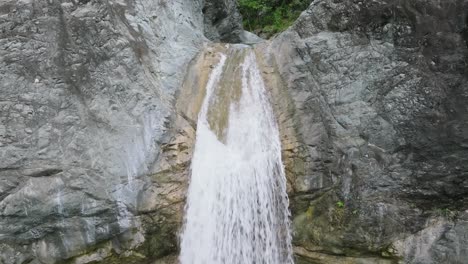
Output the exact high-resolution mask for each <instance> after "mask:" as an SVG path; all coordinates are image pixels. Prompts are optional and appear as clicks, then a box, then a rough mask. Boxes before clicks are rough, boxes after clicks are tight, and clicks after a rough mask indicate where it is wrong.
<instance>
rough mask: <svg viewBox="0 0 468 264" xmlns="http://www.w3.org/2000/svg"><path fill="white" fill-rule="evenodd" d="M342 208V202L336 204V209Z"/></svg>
mask: <svg viewBox="0 0 468 264" xmlns="http://www.w3.org/2000/svg"><path fill="white" fill-rule="evenodd" d="M344 206H345V204H344V202H343V201H338V202H336V207H338V208H344Z"/></svg>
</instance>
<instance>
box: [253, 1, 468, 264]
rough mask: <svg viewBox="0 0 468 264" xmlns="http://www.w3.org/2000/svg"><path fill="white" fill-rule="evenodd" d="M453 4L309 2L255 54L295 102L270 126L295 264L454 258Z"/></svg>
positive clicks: (462, 121) (463, 49) (464, 111)
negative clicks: (284, 183)
mask: <svg viewBox="0 0 468 264" xmlns="http://www.w3.org/2000/svg"><path fill="white" fill-rule="evenodd" d="M467 7H468V2H467V1H456V0H451V1H443V2H441V1H405V2H402V1H382V0H379V1H372V2H370V1H327V0H323V1H314V2H313V3H312V4H311V6H310V7H309V9H308V10H307V11H305V12H304V13H303V14H302V15H301V17H300V18H299V19H298V21H296V23H295V25H294V26H293V27H292V28H290V29H289V30H288V31H286V32H284V33H282V34H280V35H279V36H277V37H275V38H274V39H272V40H271V41H270V42H269V43H265V44H260V47H258V50H259V52H260V53H262V54H264V56H265V58H266V59H265V60H266V61H269V64H270V65H275V66H274V67H273V68H275V67H276V69H277V72H278V73H279V74H280V75H281V77H282V81H283V86H284V87H285V88H286V91H287V97H289V98H291V99H292V101H293V102H294V105H295V107H294V109H288V108H286V107H282V108H281V106H280V107H279V108H280V110H279V113H280V115H281V114H283V115H287V117H281V116H280V117H279V119H280V123H281V124H280V126H281V127H283V131H286V132H284V133H283V134H284V138H286V139H284V140H283V142H284V143H283V144H284V145H286V146H288V147H286V148H285V149H284V152H285V153H284V154H283V157H285V159H286V161H285V163H286V167H287V169H288V168H289V171H290V172H289V174H288V175H289V176H288V177H289V181H290V183H291V190H290V193H291V197H290V199H291V206H292V213H293V218H294V229H295V230H294V234H295V245H296V246H297V248H296V253H297V256H298V259H299V260H300V261H299V262H300V263H380V262H382V263H398V262H401V263H463V262H465V261H466V259H468V251H467V248H468V241H467V240H466V237H467V234H468V222H467V220H466V218H467V215H468V211H467V209H468V201H467V200H466V197H468V196H467V194H468V167H467V164H468V163H467V157H468V148H467V136H468V131H467V130H466V127H467V125H468V108H467V105H468V104H467V103H468V78H467V76H468V75H467V62H466V60H467V55H468V50H467V37H466V36H467V35H466V32H467V29H468V25H467V20H466V19H467V15H468V13H467ZM265 72H266V73H268V70H266V71H265ZM272 74H274V73H272ZM283 98H284V96H283ZM278 100H283V99H279V98H276V99H274V101H278ZM285 100H286V99H285ZM276 104H277V105H281V102H279V103H278V102H277V103H276ZM277 112H278V111H277ZM291 120H293V121H291ZM284 128H287V129H284ZM291 132H294V133H295V134H294V135H291V134H290V133H291ZM288 164H289V165H288ZM340 256H342V259H341V260H340V261H341V262H339V261H338V260H337V257H338V258H339V257H340ZM369 259H370V260H369ZM372 259H374V260H372ZM375 259H379V261H380V262H378V261H377V260H375ZM366 261H367V262H366ZM369 261H370V262H369Z"/></svg>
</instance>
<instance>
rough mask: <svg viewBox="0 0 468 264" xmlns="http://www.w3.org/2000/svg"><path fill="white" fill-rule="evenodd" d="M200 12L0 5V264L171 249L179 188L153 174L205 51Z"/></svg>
mask: <svg viewBox="0 0 468 264" xmlns="http://www.w3.org/2000/svg"><path fill="white" fill-rule="evenodd" d="M202 9H203V3H202V1H165V0H158V1H73V0H72V1H54V0H53V1H0V80H1V81H0V109H1V111H0V157H1V158H0V263H55V262H62V261H68V262H71V263H89V262H93V261H99V262H102V263H106V262H109V263H116V262H119V263H141V261H143V260H148V259H152V258H158V257H159V256H165V255H167V254H170V253H172V252H174V251H176V250H177V229H178V228H179V226H180V221H181V219H180V217H179V216H180V214H181V211H182V208H183V204H182V202H183V195H184V194H183V192H181V191H180V188H182V187H183V184H181V183H180V182H181V181H186V178H184V179H180V178H178V179H177V180H173V181H172V180H171V181H169V180H167V179H166V178H165V175H163V174H161V173H159V171H158V170H157V167H158V166H156V164H159V163H160V162H159V160H160V156H161V153H165V152H166V149H167V148H168V146H167V145H165V144H164V142H165V140H166V139H165V138H166V137H167V136H166V135H167V134H169V133H171V127H170V125H169V123H170V122H171V120H173V119H175V118H176V116H177V114H176V111H175V109H174V107H173V102H174V95H175V93H176V91H178V90H179V89H180V86H181V85H182V82H183V78H184V75H185V71H186V67H187V65H188V63H189V61H190V60H191V59H192V58H193V57H194V56H195V55H196V54H197V52H198V50H199V49H200V48H201V47H202V43H203V42H205V41H207V40H206V38H205V36H204V33H203V32H204V22H203V13H202ZM179 156H181V155H180V153H179ZM180 159H183V158H182V157H181V158H180ZM174 175H176V176H180V175H178V174H175V173H174ZM176 176H174V177H176ZM181 197H182V198H181Z"/></svg>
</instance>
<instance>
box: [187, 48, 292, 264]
mask: <svg viewBox="0 0 468 264" xmlns="http://www.w3.org/2000/svg"><path fill="white" fill-rule="evenodd" d="M231 49H234V51H232V50H231V53H230V54H232V53H235V52H245V48H244V50H242V49H241V48H239V47H237V48H231ZM245 54H246V55H245V56H244V57H243V62H242V64H241V65H239V66H240V67H241V70H240V74H239V75H240V76H238V78H240V79H241V82H239V83H241V86H242V87H239V88H240V89H241V90H242V93H241V97H240V99H239V101H233V102H232V103H231V106H230V111H229V120H228V124H227V127H226V131H225V135H226V136H225V139H224V140H222V141H220V140H219V139H218V137H217V136H216V134H215V133H214V132H213V131H212V130H211V128H210V125H209V123H208V116H207V115H208V112H209V107H210V103H212V102H213V101H216V100H217V98H215V97H216V93H215V91H216V89H217V88H219V84H220V83H222V82H230V81H231V82H232V80H225V79H223V76H224V75H225V74H223V71H224V70H226V68H229V67H227V65H229V63H230V62H231V61H230V60H229V57H227V56H226V55H223V54H221V60H220V62H219V64H218V65H217V66H216V67H215V68H214V69H213V71H212V73H211V76H210V78H209V81H208V84H207V87H206V90H207V91H206V96H205V99H204V102H203V105H202V108H201V110H200V113H199V119H198V125H197V134H196V143H195V151H194V154H193V160H192V175H191V181H190V187H189V191H188V197H187V206H186V215H185V225H184V230H183V232H182V236H181V253H180V257H179V259H180V262H181V263H182V264H221V263H224V264H261V263H265V264H290V263H293V259H292V253H291V252H292V249H291V236H290V231H289V211H288V198H287V193H286V179H285V174H284V168H283V165H282V161H281V144H280V137H279V132H278V128H277V125H276V121H275V119H274V115H273V113H272V109H271V106H270V104H269V102H268V99H267V95H266V89H265V85H264V82H263V80H262V77H261V75H260V71H259V69H258V66H257V62H256V58H255V54H254V53H253V51H251V50H248V51H247V52H245ZM233 63H236V62H233ZM237 63H238V62H237ZM231 68H232V67H231ZM231 88H232V87H231Z"/></svg>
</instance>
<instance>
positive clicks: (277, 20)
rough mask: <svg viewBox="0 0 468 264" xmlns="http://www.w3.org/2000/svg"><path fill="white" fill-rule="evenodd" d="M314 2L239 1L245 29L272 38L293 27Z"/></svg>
mask: <svg viewBox="0 0 468 264" xmlns="http://www.w3.org/2000/svg"><path fill="white" fill-rule="evenodd" d="M311 2H312V0H238V3H239V10H240V12H241V14H242V16H243V18H244V22H243V23H244V28H245V29H246V30H248V31H252V32H254V33H256V34H259V35H266V37H270V36H272V35H273V34H276V33H278V32H281V31H283V30H285V29H286V28H288V27H289V26H291V25H292V23H293V22H294V21H295V20H296V19H297V17H299V15H300V14H301V12H302V11H303V10H305V9H306V8H307V7H308V6H309V4H310V3H311Z"/></svg>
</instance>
